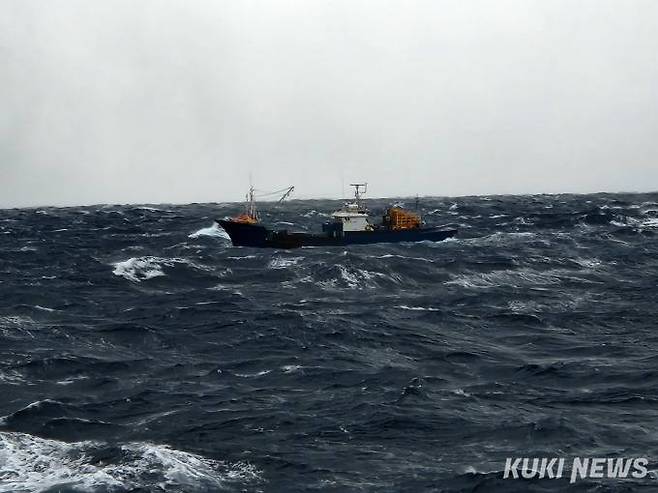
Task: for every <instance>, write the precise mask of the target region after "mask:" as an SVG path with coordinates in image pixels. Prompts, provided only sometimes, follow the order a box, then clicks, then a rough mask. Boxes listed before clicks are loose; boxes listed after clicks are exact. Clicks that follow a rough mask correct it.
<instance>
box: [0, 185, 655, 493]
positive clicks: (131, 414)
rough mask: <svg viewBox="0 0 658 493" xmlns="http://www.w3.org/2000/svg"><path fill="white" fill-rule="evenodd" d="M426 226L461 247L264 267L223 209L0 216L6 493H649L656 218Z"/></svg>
mask: <svg viewBox="0 0 658 493" xmlns="http://www.w3.org/2000/svg"><path fill="white" fill-rule="evenodd" d="M391 202H393V201H391V200H370V201H367V204H368V207H369V208H370V210H371V213H372V214H373V215H379V214H381V213H382V211H383V209H384V208H385V207H386V206H387V205H389V204H391ZM399 202H403V203H404V202H406V204H405V205H406V206H407V207H410V208H413V207H414V199H400V200H399ZM339 205H340V203H339V202H337V201H292V202H289V203H287V204H283V205H275V204H262V205H261V213H262V216H263V220H264V222H266V223H268V224H270V225H272V226H274V227H278V228H287V229H289V230H293V229H298V230H309V231H319V230H320V225H321V223H322V222H323V221H326V220H327V218H328V217H329V214H330V213H331V211H333V210H334V209H336V208H338V207H339ZM420 207H421V209H422V212H423V216H424V219H425V221H426V222H427V223H428V224H430V225H437V226H438V225H446V226H447V225H452V226H458V228H459V230H460V232H459V235H458V237H457V238H456V239H452V240H447V241H444V242H440V243H431V242H423V243H414V244H411V243H409V244H378V245H362V246H351V247H328V248H324V247H322V248H319V247H318V248H303V249H299V250H290V251H283V250H265V249H263V250H260V249H251V248H235V247H232V246H231V244H230V241H229V240H228V239H227V237H226V235H225V234H224V232H223V231H222V230H221V229H218V228H217V227H216V226H215V225H214V219H216V218H222V217H224V216H230V215H233V214H236V213H238V212H240V210H241V206H240V205H239V204H192V205H185V206H177V205H157V206H121V205H103V206H92V207H70V208H49V207H46V208H32V209H14V210H2V211H0V393H1V398H0V491H1V492H49V493H52V492H74V491H84V492H191V493H194V492H214V491H236V492H237V491H249V492H251V491H263V492H286V493H288V492H290V493H292V492H313V491H318V492H320V491H322V492H324V491H327V492H398V491H399V492H425V491H436V492H462V491H464V492H465V491H478V492H497V491H514V492H526V491H583V492H584V491H591V492H630V491H657V490H658V475H657V473H656V472H655V470H656V469H658V330H657V329H658V194H644V195H642V194H596V195H552V196H548V195H541V196H492V197H463V198H425V199H422V200H421V201H420ZM508 457H549V458H550V457H564V458H566V459H567V460H568V461H571V460H572V459H573V458H574V457H593V458H596V457H602V458H610V457H612V458H620V457H621V458H636V457H643V458H648V460H649V466H648V469H649V474H648V475H647V476H646V477H645V478H643V479H635V478H632V477H629V478H628V479H610V478H603V479H591V478H590V479H582V480H579V481H577V482H575V483H574V484H570V483H569V479H568V477H565V478H562V479H555V480H550V479H541V480H538V479H535V480H523V479H517V480H510V479H503V471H504V468H505V460H506V458H508Z"/></svg>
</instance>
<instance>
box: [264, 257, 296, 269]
mask: <svg viewBox="0 0 658 493" xmlns="http://www.w3.org/2000/svg"><path fill="white" fill-rule="evenodd" d="M303 258H304V257H289V258H285V257H275V258H273V259H272V260H270V262H269V263H268V264H267V267H268V268H270V269H286V268H288V267H290V266H293V265H296V264H297V263H299V261H300V260H303Z"/></svg>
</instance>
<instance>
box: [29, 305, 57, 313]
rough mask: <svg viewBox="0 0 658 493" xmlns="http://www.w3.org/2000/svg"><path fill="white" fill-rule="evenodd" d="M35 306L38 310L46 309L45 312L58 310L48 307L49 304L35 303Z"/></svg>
mask: <svg viewBox="0 0 658 493" xmlns="http://www.w3.org/2000/svg"><path fill="white" fill-rule="evenodd" d="M34 308H36V309H37V310H41V311H44V312H56V311H57V310H55V309H54V308H48V307H47V306H41V305H34Z"/></svg>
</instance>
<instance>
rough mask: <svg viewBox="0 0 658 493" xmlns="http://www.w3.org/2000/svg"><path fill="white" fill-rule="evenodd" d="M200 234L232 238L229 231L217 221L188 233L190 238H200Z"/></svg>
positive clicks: (226, 238)
mask: <svg viewBox="0 0 658 493" xmlns="http://www.w3.org/2000/svg"><path fill="white" fill-rule="evenodd" d="M200 236H212V237H216V238H223V239H225V240H228V239H230V238H229V236H228V233H227V232H226V231H224V228H222V227H221V226H219V224H217V223H215V224H213V225H212V226H209V227H207V228H201V229H200V230H198V231H195V232H194V233H191V234H189V235H188V238H193V239H194V238H199V237H200Z"/></svg>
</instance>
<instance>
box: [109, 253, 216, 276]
mask: <svg viewBox="0 0 658 493" xmlns="http://www.w3.org/2000/svg"><path fill="white" fill-rule="evenodd" d="M112 265H113V266H114V270H113V271H112V273H113V274H114V275H115V276H119V277H123V278H124V279H128V280H129V281H133V282H141V281H146V280H148V279H153V278H155V277H162V276H165V275H166V274H165V272H164V268H165V267H174V266H176V265H185V266H188V267H191V268H193V269H195V270H201V271H211V270H212V269H211V268H209V267H206V266H203V265H200V264H197V263H195V262H192V261H191V260H187V259H184V258H163V257H152V256H145V257H131V258H129V259H128V260H123V261H120V262H116V263H114V264H112Z"/></svg>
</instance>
